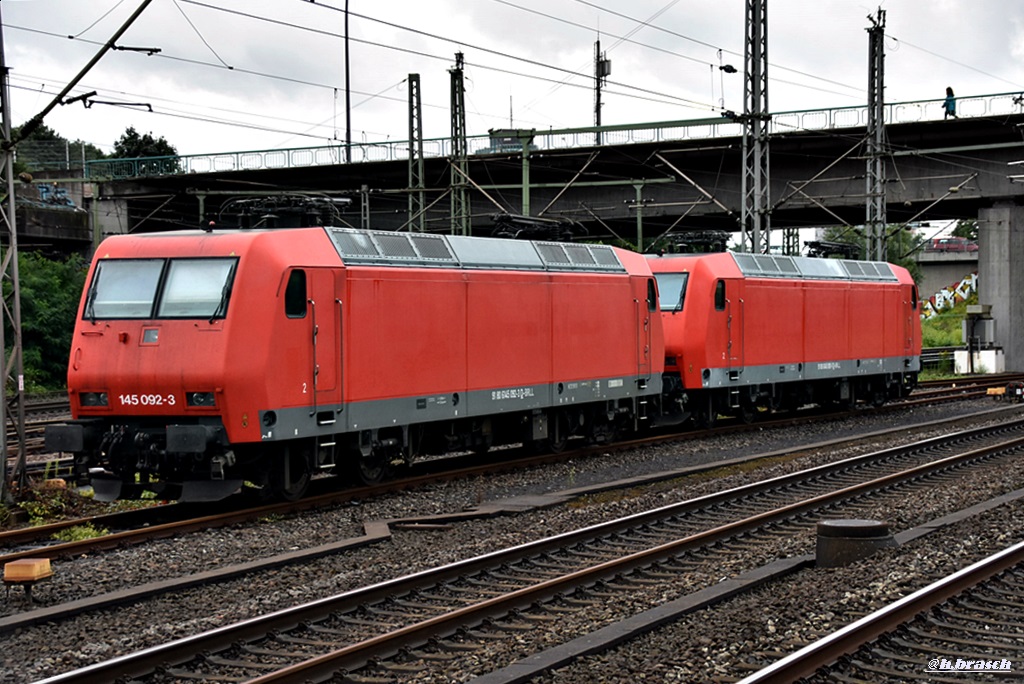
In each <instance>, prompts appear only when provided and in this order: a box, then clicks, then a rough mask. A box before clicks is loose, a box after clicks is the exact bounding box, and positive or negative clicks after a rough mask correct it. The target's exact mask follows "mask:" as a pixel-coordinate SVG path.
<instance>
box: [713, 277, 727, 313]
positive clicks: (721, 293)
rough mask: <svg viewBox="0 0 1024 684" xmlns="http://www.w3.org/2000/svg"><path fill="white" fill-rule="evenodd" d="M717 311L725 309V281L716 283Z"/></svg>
mask: <svg viewBox="0 0 1024 684" xmlns="http://www.w3.org/2000/svg"><path fill="white" fill-rule="evenodd" d="M715 311H725V281H724V280H719V281H718V282H717V283H715Z"/></svg>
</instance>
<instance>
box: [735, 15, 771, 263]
mask: <svg viewBox="0 0 1024 684" xmlns="http://www.w3.org/2000/svg"><path fill="white" fill-rule="evenodd" d="M746 4H747V11H746V41H745V45H744V49H743V59H744V72H743V94H744V111H743V116H742V121H743V181H742V188H741V191H742V195H743V212H742V215H741V223H742V226H741V227H742V230H743V235H742V239H741V242H740V244H741V246H742V248H744V249H745V248H747V246H748V245H749V248H750V251H751V252H754V253H758V252H760V253H765V254H767V253H768V247H769V245H770V244H771V226H770V215H769V205H768V190H769V176H768V120H769V118H770V114H769V113H768V0H746Z"/></svg>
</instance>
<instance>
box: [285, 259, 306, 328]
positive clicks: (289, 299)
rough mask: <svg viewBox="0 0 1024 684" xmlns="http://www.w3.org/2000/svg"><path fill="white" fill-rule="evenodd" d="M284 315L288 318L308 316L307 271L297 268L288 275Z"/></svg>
mask: <svg viewBox="0 0 1024 684" xmlns="http://www.w3.org/2000/svg"><path fill="white" fill-rule="evenodd" d="M284 315H285V316H287V317H288V318H305V317H306V272H305V271H302V270H295V271H292V272H291V275H289V276H288V285H287V286H286V287H285V288H284Z"/></svg>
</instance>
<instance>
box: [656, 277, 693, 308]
mask: <svg viewBox="0 0 1024 684" xmlns="http://www.w3.org/2000/svg"><path fill="white" fill-rule="evenodd" d="M654 278H655V280H657V281H658V304H659V307H660V308H661V310H662V311H682V310H683V300H684V299H685V298H686V281H687V280H689V278H690V274H689V273H655V274H654Z"/></svg>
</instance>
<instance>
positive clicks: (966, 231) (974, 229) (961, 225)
mask: <svg viewBox="0 0 1024 684" xmlns="http://www.w3.org/2000/svg"><path fill="white" fill-rule="evenodd" d="M952 235H953V237H962V238H967V239H968V240H973V241H974V242H977V241H978V221H977V220H976V219H960V220H959V221H957V222H956V228H954V229H953V233H952Z"/></svg>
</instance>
